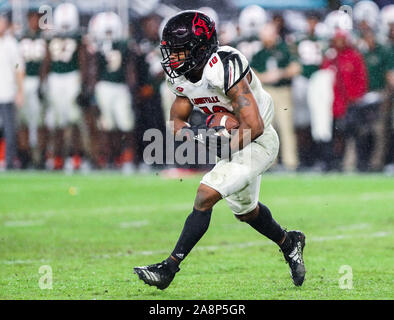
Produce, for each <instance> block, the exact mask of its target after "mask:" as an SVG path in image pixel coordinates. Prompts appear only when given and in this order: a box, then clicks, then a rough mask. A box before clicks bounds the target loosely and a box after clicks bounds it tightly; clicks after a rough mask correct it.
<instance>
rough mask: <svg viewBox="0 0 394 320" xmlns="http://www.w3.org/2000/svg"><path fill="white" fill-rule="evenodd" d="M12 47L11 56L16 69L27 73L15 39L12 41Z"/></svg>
mask: <svg viewBox="0 0 394 320" xmlns="http://www.w3.org/2000/svg"><path fill="white" fill-rule="evenodd" d="M10 47H11V48H10V56H11V57H12V58H13V61H14V65H15V69H16V70H18V71H21V72H25V61H24V60H23V57H22V53H21V51H20V48H19V45H18V42H17V41H16V40H15V39H12V42H11V46H10Z"/></svg>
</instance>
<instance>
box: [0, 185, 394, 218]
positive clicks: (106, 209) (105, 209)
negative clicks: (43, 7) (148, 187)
mask: <svg viewBox="0 0 394 320" xmlns="http://www.w3.org/2000/svg"><path fill="white" fill-rule="evenodd" d="M262 196H263V203H264V202H267V203H269V204H276V205H283V204H289V203H302V204H305V205H308V204H330V203H335V204H338V203H350V202H352V203H358V202H369V201H384V200H387V201H389V200H392V199H393V198H394V191H383V192H364V193H359V194H355V195H350V196H349V195H345V194H344V195H338V194H321V195H319V194H318V195H308V196H305V197H300V196H299V195H286V196H285V197H283V196H271V197H267V198H265V197H264V192H262ZM192 207H193V204H192V202H183V203H182V202H181V203H175V204H165V203H151V204H139V205H135V204H132V203H130V205H125V206H99V207H87V208H70V209H51V210H43V211H35V212H29V213H27V214H28V215H34V216H39V217H48V216H53V215H59V214H78V213H80V212H82V213H88V214H120V213H135V212H142V213H144V214H147V213H151V212H157V211H159V210H166V211H171V210H173V211H181V210H185V211H191V209H192ZM2 214H6V215H15V214H18V212H8V213H6V212H0V215H2ZM24 214H25V213H24Z"/></svg>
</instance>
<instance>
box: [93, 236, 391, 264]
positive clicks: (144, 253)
mask: <svg viewBox="0 0 394 320" xmlns="http://www.w3.org/2000/svg"><path fill="white" fill-rule="evenodd" d="M390 234H391V232H386V231H378V232H375V233H372V234H366V235H360V236H354V235H336V236H326V237H311V238H309V239H308V238H307V241H310V242H325V241H336V240H343V239H353V238H360V237H361V238H381V237H387V236H389V235H390ZM270 244H272V242H271V241H269V240H261V241H252V242H243V243H231V244H223V245H210V246H198V247H196V248H194V249H193V250H195V251H217V250H223V249H237V248H248V247H256V246H265V245H270ZM170 249H171V248H168V249H166V250H154V251H135V252H131V253H124V252H118V253H115V254H104V255H97V256H93V258H95V259H101V258H103V259H108V258H113V257H123V256H131V255H133V256H134V255H142V256H151V255H156V254H165V253H169V251H170Z"/></svg>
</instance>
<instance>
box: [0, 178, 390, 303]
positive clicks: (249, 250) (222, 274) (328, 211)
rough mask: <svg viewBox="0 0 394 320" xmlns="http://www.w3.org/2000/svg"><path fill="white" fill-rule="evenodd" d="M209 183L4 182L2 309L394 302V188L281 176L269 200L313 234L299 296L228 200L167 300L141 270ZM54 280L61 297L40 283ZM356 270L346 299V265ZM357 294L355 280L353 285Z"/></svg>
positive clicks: (166, 244) (160, 253) (270, 247)
mask: <svg viewBox="0 0 394 320" xmlns="http://www.w3.org/2000/svg"><path fill="white" fill-rule="evenodd" d="M198 183H199V177H193V178H184V179H175V180H166V179H163V178H161V177H159V176H157V175H149V176H141V175H139V176H138V175H137V176H128V177H126V176H121V175H117V174H93V175H89V176H83V175H74V176H65V175H63V174H50V173H45V174H35V173H10V174H9V173H7V174H4V173H3V174H1V175H0V299H132V300H135V299H143V300H150V299H245V300H250V299H393V298H394V267H393V266H394V236H393V226H394V178H393V177H385V176H380V175H364V176H357V175H347V176H340V175H326V176H318V175H274V174H267V175H265V176H264V178H263V180H262V188H261V194H260V200H261V201H262V202H264V203H265V204H266V205H268V206H269V207H270V208H271V211H272V213H273V215H274V217H275V219H276V220H277V221H278V222H279V223H280V224H281V225H282V226H283V227H286V228H287V229H288V230H292V229H298V230H302V231H303V232H304V233H305V234H306V236H307V243H306V247H305V252H304V254H305V263H306V268H307V275H306V280H305V283H304V285H303V286H302V287H301V288H296V287H294V285H293V284H292V281H291V279H290V275H289V271H288V266H287V265H286V264H285V262H284V259H283V256H282V254H281V253H280V252H279V251H278V248H277V246H276V245H274V244H273V243H271V242H269V241H268V240H267V239H265V238H264V237H263V236H261V235H260V234H258V233H257V232H256V231H255V230H253V229H252V228H251V227H249V226H248V225H247V224H244V223H241V222H239V221H237V220H236V219H235V218H234V217H233V215H232V213H231V212H230V211H229V209H228V208H227V205H226V203H225V202H224V201H222V202H220V203H219V204H218V205H217V206H216V207H215V210H214V212H213V215H212V220H211V225H210V228H209V230H208V232H207V233H206V234H205V236H204V237H203V239H202V240H201V241H200V242H199V243H198V245H197V246H196V247H195V248H194V249H193V251H192V252H191V254H190V255H189V256H188V258H187V259H186V260H185V261H184V263H183V264H182V266H181V271H180V272H179V273H178V274H177V276H176V277H175V279H174V281H173V283H172V284H171V286H170V287H169V288H167V289H166V290H164V291H160V290H157V289H156V288H154V287H149V286H147V285H145V284H143V283H142V282H141V281H140V280H138V277H137V276H136V275H135V274H133V273H132V267H134V266H138V265H145V264H151V263H156V262H160V261H161V260H162V259H164V258H166V257H167V256H168V254H169V253H170V252H171V250H172V249H173V247H174V245H175V243H176V240H177V239H178V235H179V234H180V232H181V230H182V227H183V224H184V221H185V218H186V216H187V215H188V214H189V213H190V212H191V209H192V205H193V200H194V195H195V191H196V189H197V186H198ZM43 265H47V266H50V267H51V270H52V289H40V287H39V281H40V278H41V277H44V276H45V275H47V274H46V273H39V269H40V267H41V266H43ZM344 265H347V266H350V267H351V268H352V275H353V277H352V287H353V288H352V289H342V288H341V287H340V278H341V277H342V276H344V275H347V276H349V273H345V274H341V273H340V272H339V271H340V268H341V266H344ZM346 284H347V285H350V284H351V283H350V282H349V281H347V282H345V285H346Z"/></svg>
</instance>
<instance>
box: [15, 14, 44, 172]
mask: <svg viewBox="0 0 394 320" xmlns="http://www.w3.org/2000/svg"><path fill="white" fill-rule="evenodd" d="M39 20H40V14H39V13H38V12H37V11H36V10H31V11H30V12H29V13H28V20H27V22H28V29H27V31H26V32H25V33H24V34H23V35H22V36H21V37H20V39H19V47H20V50H21V53H22V56H23V59H24V61H25V64H26V77H25V81H24V105H23V107H22V108H21V109H20V110H19V113H18V118H19V128H18V158H19V161H20V162H21V168H27V167H29V166H31V165H33V167H35V168H40V169H44V168H45V156H46V144H47V142H48V140H47V134H48V133H47V130H46V127H45V126H44V106H43V96H42V92H40V89H41V88H40V70H41V65H42V62H43V60H44V58H45V56H46V52H47V44H46V40H45V39H44V38H43V36H42V33H41V29H40V26H39Z"/></svg>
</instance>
